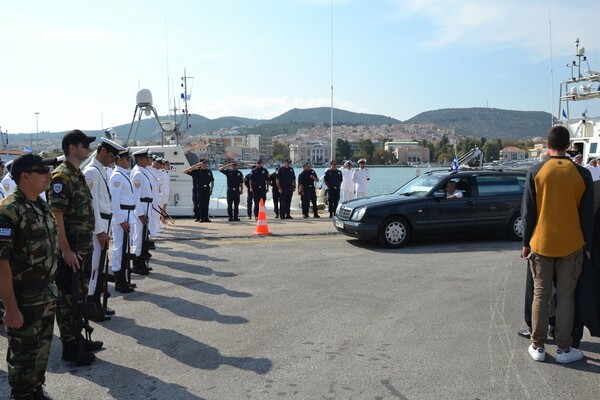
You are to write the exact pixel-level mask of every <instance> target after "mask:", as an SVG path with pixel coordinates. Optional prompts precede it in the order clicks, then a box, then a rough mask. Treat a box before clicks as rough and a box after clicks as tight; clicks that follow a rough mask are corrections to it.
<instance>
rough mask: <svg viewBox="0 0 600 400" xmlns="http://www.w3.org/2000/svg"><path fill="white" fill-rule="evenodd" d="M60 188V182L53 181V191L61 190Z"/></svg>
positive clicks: (61, 186) (58, 191)
mask: <svg viewBox="0 0 600 400" xmlns="http://www.w3.org/2000/svg"><path fill="white" fill-rule="evenodd" d="M62 188H63V185H62V183H55V184H53V185H52V190H53V191H54V193H60V192H62Z"/></svg>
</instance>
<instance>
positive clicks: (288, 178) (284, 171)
mask: <svg viewBox="0 0 600 400" xmlns="http://www.w3.org/2000/svg"><path fill="white" fill-rule="evenodd" d="M291 162H292V160H290V159H287V160H285V161H284V164H283V167H281V168H279V169H278V170H277V189H278V190H279V196H280V200H281V207H280V209H279V216H280V218H281V219H292V216H291V215H290V208H291V205H292V196H293V195H294V190H296V173H295V172H294V168H292V167H291V166H290V163H291Z"/></svg>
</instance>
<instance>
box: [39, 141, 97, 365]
mask: <svg viewBox="0 0 600 400" xmlns="http://www.w3.org/2000/svg"><path fill="white" fill-rule="evenodd" d="M95 139H96V138H95V137H90V136H87V135H85V134H84V133H83V132H81V131H80V130H73V131H71V132H69V133H67V134H66V135H65V136H64V138H63V141H62V148H63V150H64V152H65V157H66V158H65V161H64V162H63V163H62V164H60V165H59V166H58V167H57V168H56V169H55V170H54V172H53V174H52V182H51V184H50V190H49V192H48V193H49V196H48V200H49V203H50V207H51V209H52V212H53V213H54V215H55V216H56V223H57V225H58V244H59V247H60V250H61V252H60V254H59V257H58V270H57V276H56V283H57V285H58V311H57V315H56V321H57V323H58V327H59V329H60V339H61V341H62V344H63V352H62V358H63V360H66V361H74V362H75V363H76V364H77V365H89V364H91V363H92V361H93V360H94V358H95V357H94V355H93V354H92V353H90V352H91V351H97V350H99V349H100V348H102V342H92V341H91V340H90V338H89V336H88V337H87V338H85V339H84V337H83V335H82V330H83V329H84V326H85V324H83V323H82V320H85V319H86V318H85V316H86V314H92V313H93V312H94V311H93V310H91V311H90V308H92V307H85V306H86V305H85V304H83V303H82V300H83V299H85V298H86V297H87V296H86V295H87V291H88V288H87V286H88V277H89V274H90V273H91V259H92V252H93V246H92V234H93V231H94V224H95V220H94V211H93V209H92V196H91V194H90V190H89V188H88V186H87V183H86V180H85V176H84V175H83V173H82V172H81V170H80V169H79V165H81V163H82V162H83V161H84V160H85V159H86V158H87V155H88V154H89V146H90V143H91V142H93V141H94V140H95ZM90 331H91V329H90V328H89V327H87V329H86V333H90Z"/></svg>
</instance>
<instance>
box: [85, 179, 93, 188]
mask: <svg viewBox="0 0 600 400" xmlns="http://www.w3.org/2000/svg"><path fill="white" fill-rule="evenodd" d="M85 182H86V183H87V185H88V187H89V188H90V190H93V189H94V180H93V179H90V178H86V179H85Z"/></svg>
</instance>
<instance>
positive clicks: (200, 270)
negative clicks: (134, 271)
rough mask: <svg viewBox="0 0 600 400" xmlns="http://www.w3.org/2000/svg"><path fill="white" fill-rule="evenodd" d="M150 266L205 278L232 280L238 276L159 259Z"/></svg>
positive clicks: (152, 260) (154, 260)
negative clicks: (216, 277) (162, 267)
mask: <svg viewBox="0 0 600 400" xmlns="http://www.w3.org/2000/svg"><path fill="white" fill-rule="evenodd" d="M150 264H158V265H164V266H165V267H169V268H172V269H175V270H177V271H181V272H188V273H190V274H199V275H205V276H209V275H214V276H219V277H221V278H231V277H234V276H237V274H235V273H233V272H221V271H215V270H214V269H212V268H208V267H203V266H201V265H194V264H186V263H182V262H180V261H176V262H172V261H166V260H159V259H154V258H153V259H151V260H150Z"/></svg>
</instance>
